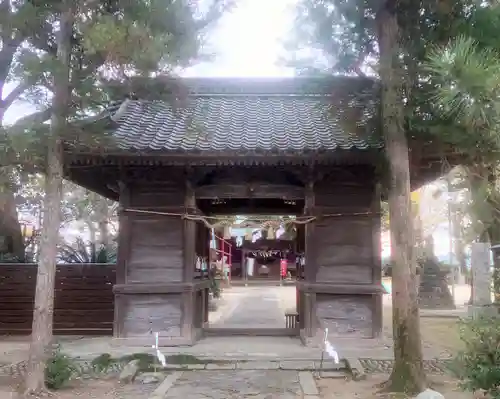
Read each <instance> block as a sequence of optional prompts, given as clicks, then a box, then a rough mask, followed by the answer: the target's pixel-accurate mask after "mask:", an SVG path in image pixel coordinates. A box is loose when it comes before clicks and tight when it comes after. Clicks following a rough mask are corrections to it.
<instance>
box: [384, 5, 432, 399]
mask: <svg viewBox="0 0 500 399" xmlns="http://www.w3.org/2000/svg"><path fill="white" fill-rule="evenodd" d="M377 28H378V41H379V49H380V77H381V81H382V97H381V98H382V121H383V126H384V138H385V150H386V155H387V158H388V162H389V166H390V184H391V185H390V192H389V218H390V221H391V222H390V228H391V243H392V245H391V248H392V265H393V269H392V287H393V288H392V307H393V335H394V367H393V370H392V373H391V376H390V378H389V381H388V383H387V389H388V390H390V391H395V392H406V393H410V394H414V393H419V392H421V391H423V390H424V389H425V384H426V378H425V373H424V369H423V361H422V343H421V338H420V319H419V310H418V303H417V284H416V264H415V260H414V259H413V255H412V252H413V248H412V247H413V244H414V243H413V233H414V232H413V228H412V220H411V204H410V170H409V157H408V143H407V140H406V135H405V130H404V114H403V104H404V102H403V80H402V76H401V66H400V65H399V64H400V61H399V53H400V51H399V27H398V22H397V16H396V14H395V10H390V9H388V8H387V7H384V8H382V9H381V10H380V11H379V13H378V14H377Z"/></svg>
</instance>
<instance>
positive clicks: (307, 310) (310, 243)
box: [299, 174, 318, 338]
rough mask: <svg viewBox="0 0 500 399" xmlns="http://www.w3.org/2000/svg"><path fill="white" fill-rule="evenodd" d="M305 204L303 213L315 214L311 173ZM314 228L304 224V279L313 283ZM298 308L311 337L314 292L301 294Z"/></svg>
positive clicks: (314, 257) (314, 301)
mask: <svg viewBox="0 0 500 399" xmlns="http://www.w3.org/2000/svg"><path fill="white" fill-rule="evenodd" d="M304 202H305V204H304V214H305V215H306V216H312V215H315V213H316V212H315V199H314V181H313V176H312V174H311V175H310V177H309V181H308V183H307V186H306V192H305V201H304ZM314 230H315V222H314V221H313V222H310V223H308V224H306V225H305V248H304V254H305V260H306V261H305V269H304V281H305V282H306V283H314V282H315V281H316V273H317V269H318V265H317V262H316V253H315V252H316V250H315V247H316V245H315V240H314ZM301 302H302V303H301V304H300V310H301V311H302V314H300V315H299V320H300V319H303V324H302V327H303V329H304V331H303V333H304V334H305V337H306V338H308V337H312V336H313V335H314V334H315V332H316V331H315V328H316V323H315V322H314V320H315V313H316V310H315V308H316V294H315V293H311V292H304V293H303V294H302V295H301Z"/></svg>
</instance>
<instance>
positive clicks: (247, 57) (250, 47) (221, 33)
mask: <svg viewBox="0 0 500 399" xmlns="http://www.w3.org/2000/svg"><path fill="white" fill-rule="evenodd" d="M295 3H296V0H238V1H237V5H236V7H235V8H234V9H233V10H232V11H231V12H230V13H228V14H226V15H224V16H223V17H222V18H221V20H220V21H219V22H218V25H217V27H215V28H214V30H213V31H212V32H211V35H210V36H209V37H208V38H207V45H208V46H207V47H208V48H210V50H211V52H213V53H214V55H215V58H214V59H213V61H212V62H206V63H200V64H197V65H195V66H193V67H191V68H189V69H187V70H185V71H183V73H182V75H184V76H206V77H209V76H216V77H223V76H227V77H265V76H271V77H276V76H293V70H292V69H290V68H285V67H283V66H279V65H278V64H279V59H280V57H281V56H282V55H283V54H284V49H283V41H284V40H285V39H286V36H287V35H288V33H289V32H290V30H291V29H292V25H293V19H294V17H293V11H294V5H295ZM7 90H9V87H7ZM31 112H33V108H32V107H30V106H28V105H26V104H16V105H14V106H12V107H11V108H10V109H9V111H8V112H7V114H6V116H5V120H6V121H7V123H12V122H14V121H15V120H16V119H18V118H20V117H22V116H25V115H27V114H29V113H31Z"/></svg>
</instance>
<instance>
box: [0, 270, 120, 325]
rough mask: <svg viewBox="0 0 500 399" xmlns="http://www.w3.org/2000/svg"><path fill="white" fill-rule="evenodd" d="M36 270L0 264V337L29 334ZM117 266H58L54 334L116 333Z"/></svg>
mask: <svg viewBox="0 0 500 399" xmlns="http://www.w3.org/2000/svg"><path fill="white" fill-rule="evenodd" d="M36 273H37V267H36V265H34V264H15V263H9V264H7V263H4V264H0V335H6V334H9V335H29V334H30V333H31V324H32V320H33V303H34V298H35V284H36ZM115 281H116V265H107V264H68V265H58V266H57V274H56V282H55V298H54V334H57V335H111V334H112V333H113V318H114V296H113V285H114V284H115Z"/></svg>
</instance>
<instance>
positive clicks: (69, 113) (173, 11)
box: [11, 0, 228, 394]
mask: <svg viewBox="0 0 500 399" xmlns="http://www.w3.org/2000/svg"><path fill="white" fill-rule="evenodd" d="M227 3H228V2H227V1H225V0H214V1H213V2H212V3H211V4H210V7H208V12H206V13H202V16H201V17H199V10H198V8H197V7H196V6H195V5H193V3H192V2H191V1H189V0H184V1H176V2H171V1H168V0H153V1H151V0H144V1H142V0H141V1H134V2H129V1H124V0H109V2H95V1H94V0H88V1H85V0H78V1H77V0H62V1H61V2H56V5H57V7H55V9H54V10H53V11H54V12H53V15H52V17H53V19H52V20H51V22H52V23H51V26H52V27H57V28H58V30H57V31H56V32H55V33H54V37H55V38H56V43H57V45H56V49H57V51H56V56H55V57H51V53H49V54H48V55H47V58H48V59H47V60H46V61H47V63H46V64H45V68H46V69H45V70H44V77H45V80H46V89H48V90H49V91H50V92H51V93H52V105H51V106H49V107H47V108H46V109H48V110H50V111H51V113H52V117H51V121H50V125H49V126H50V131H49V132H47V125H46V124H42V125H37V126H36V127H37V128H38V129H36V133H37V134H39V135H40V136H39V137H37V139H38V140H36V142H38V144H39V143H40V142H41V143H42V144H43V145H42V146H40V145H39V146H38V147H36V149H35V151H38V153H39V154H40V150H42V149H44V148H46V149H47V150H48V151H47V153H46V154H41V155H42V156H43V160H44V171H45V172H46V193H45V196H44V218H43V223H44V225H43V232H42V240H41V250H40V251H41V254H40V262H39V270H38V276H37V288H36V295H35V309H34V320H33V334H32V344H31V348H30V362H29V367H28V373H27V379H26V388H27V391H26V392H27V394H33V393H34V394H36V393H38V392H40V391H42V390H44V364H45V360H46V357H47V355H48V354H49V353H50V344H51V341H52V307H53V299H54V298H53V297H54V276H55V263H56V252H57V244H58V229H59V225H60V220H61V215H60V204H61V200H62V189H61V187H62V177H63V173H62V172H63V169H62V151H63V142H65V141H72V142H74V141H75V140H77V141H80V142H82V143H85V144H90V145H92V144H93V145H97V144H98V143H99V142H100V140H102V139H103V137H102V135H101V134H97V133H96V132H92V131H85V132H82V131H81V129H80V127H79V125H78V123H74V122H77V121H78V118H80V117H81V116H85V115H88V114H89V112H91V111H93V110H95V109H96V108H98V107H99V106H100V105H102V103H103V102H106V101H109V99H110V96H111V95H112V94H110V91H108V88H109V83H110V81H113V80H114V81H115V82H118V84H121V85H125V90H122V92H123V91H125V92H127V90H126V89H127V88H128V85H126V83H128V81H129V78H130V76H135V77H143V78H149V77H151V76H155V75H158V74H169V73H172V72H173V71H174V69H175V68H174V67H175V66H185V65H188V64H189V63H190V62H192V61H193V60H194V59H195V58H196V57H197V55H199V54H200V43H201V39H202V33H203V31H204V29H205V28H206V27H207V25H208V24H210V23H211V22H213V21H214V20H215V19H216V17H217V16H219V15H221V13H222V12H223V11H224V10H225V6H226V5H227ZM176 39H177V40H176ZM133 80H134V79H133ZM139 80H140V79H139ZM134 81H135V80H134ZM149 87H150V88H151V87H153V86H151V85H150V86H149ZM121 98H123V97H121ZM23 126H24V125H23ZM32 130H33V129H32ZM11 131H12V130H11Z"/></svg>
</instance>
